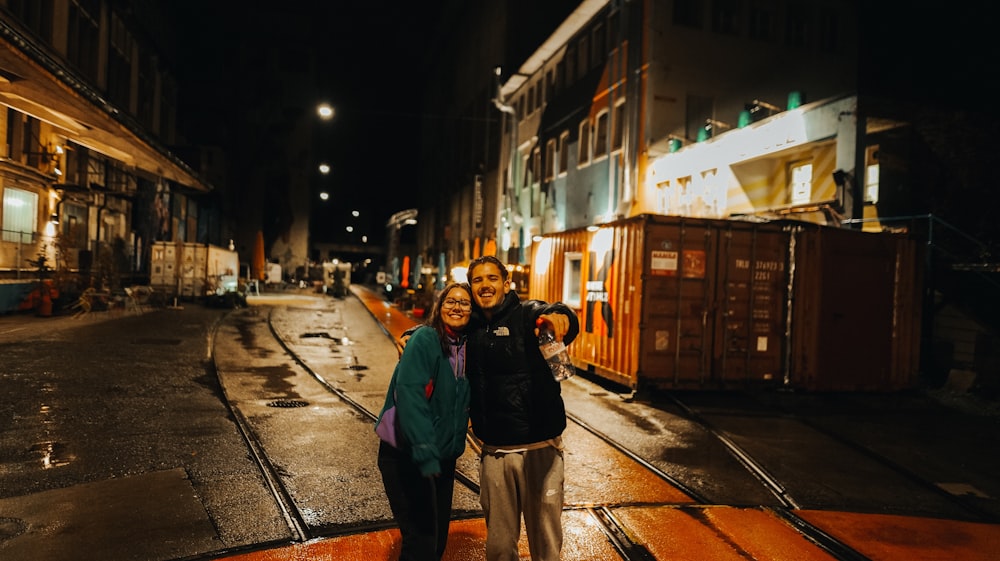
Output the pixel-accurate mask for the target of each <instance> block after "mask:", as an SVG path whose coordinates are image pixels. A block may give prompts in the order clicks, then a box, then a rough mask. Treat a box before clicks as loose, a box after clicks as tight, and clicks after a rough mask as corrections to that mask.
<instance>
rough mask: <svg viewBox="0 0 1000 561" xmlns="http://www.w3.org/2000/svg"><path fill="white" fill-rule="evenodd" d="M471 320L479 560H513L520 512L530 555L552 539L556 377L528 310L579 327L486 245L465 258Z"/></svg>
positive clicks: (556, 515)
mask: <svg viewBox="0 0 1000 561" xmlns="http://www.w3.org/2000/svg"><path fill="white" fill-rule="evenodd" d="M468 280H469V285H470V287H471V288H472V299H473V304H474V305H473V307H472V320H471V321H470V322H469V327H468V329H467V331H466V333H467V334H468V363H467V367H466V371H467V374H468V377H469V386H470V390H471V400H470V403H469V407H470V417H471V419H472V432H473V433H475V435H476V437H477V438H478V439H479V440H481V441H482V443H483V446H482V458H481V464H480V465H481V467H480V469H481V473H480V485H481V491H480V496H479V500H480V503H481V505H482V507H483V513H484V514H485V516H486V531H487V534H486V559H487V561H517V559H518V554H517V541H518V537H519V536H520V533H521V515H522V513H523V514H524V525H525V530H526V532H527V536H528V547H529V549H530V551H531V559H532V560H533V561H558V559H559V552H560V550H561V549H562V507H563V445H562V433H563V431H564V430H565V429H566V409H565V406H564V405H563V399H562V395H561V392H560V387H559V382H556V380H555V379H554V378H553V376H552V371H551V370H550V369H549V366H548V364H547V363H546V362H545V359H544V358H543V357H542V353H541V351H539V350H538V332H537V328H536V327H535V325H536V320H538V319H541V320H543V321H545V322H548V323H549V324H551V325H552V327H553V331H554V332H555V335H556V338H557V339H559V340H562V341H563V342H565V343H567V344H569V343H570V342H572V341H573V339H574V338H576V335H577V333H579V331H580V324H579V321H578V320H577V317H576V314H575V313H573V311H572V310H570V309H569V307H567V306H566V305H565V304H562V303H560V302H556V303H553V304H548V303H546V302H542V301H540V300H526V301H524V302H521V300H520V298H518V296H517V293H516V292H511V290H510V279H509V278H508V271H507V267H506V266H504V264H503V263H502V262H501V261H500V260H499V259H497V258H496V257H493V256H491V255H487V256H483V257H480V258H478V259H476V260H474V261H472V263H470V264H469V270H468Z"/></svg>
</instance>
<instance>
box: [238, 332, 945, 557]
mask: <svg viewBox="0 0 1000 561" xmlns="http://www.w3.org/2000/svg"><path fill="white" fill-rule="evenodd" d="M272 319H273V318H272V317H271V313H270V312H269V313H268V316H267V328H268V330H269V331H270V335H271V337H273V339H274V341H276V342H277V344H278V345H280V347H281V348H282V349H283V350H284V352H285V353H287V355H288V356H289V357H291V359H292V360H293V361H294V362H295V364H296V365H297V366H298V367H299V368H301V369H302V370H303V371H304V372H305V373H307V374H308V376H310V377H311V378H312V379H314V380H315V381H316V382H317V383H318V384H319V385H320V386H322V388H323V389H324V391H326V392H329V393H330V394H331V395H334V396H336V398H337V399H339V400H340V401H342V402H343V403H344V404H346V405H347V406H349V407H350V408H351V409H352V410H354V411H356V412H357V413H358V414H359V415H361V416H363V417H364V418H365V419H367V420H369V421H370V422H371V423H374V422H375V420H376V419H377V411H373V410H371V409H369V407H370V406H369V407H366V406H365V404H363V403H361V402H359V401H358V400H357V399H355V398H353V397H352V395H351V394H350V393H349V392H347V391H344V390H343V389H341V388H339V387H337V386H336V385H335V384H333V383H331V382H330V381H329V380H327V379H326V378H325V377H324V376H323V375H322V374H321V373H320V372H318V371H317V369H316V368H314V367H313V365H310V364H309V361H308V359H304V358H303V356H302V355H300V353H299V352H297V350H296V348H295V344H294V343H293V342H291V341H290V340H288V339H287V336H288V334H284V336H283V334H282V333H280V332H279V330H278V329H277V328H276V326H275V324H274V322H273V321H272ZM383 332H384V330H383ZM386 336H387V337H389V338H390V339H391V336H389V334H388V333H386ZM306 356H309V355H308V353H307V354H306ZM341 358H343V359H345V360H346V361H347V362H346V363H347V364H350V363H351V361H352V360H353V361H354V363H355V364H357V362H358V357H356V356H348V357H341ZM668 400H669V402H670V403H671V404H672V405H673V406H674V407H676V408H677V409H679V410H680V411H681V412H682V415H683V416H686V417H687V418H688V419H689V420H690V421H691V422H693V423H695V424H696V425H698V426H700V427H702V429H704V430H705V431H707V432H708V433H709V434H710V435H711V437H712V438H714V439H715V440H717V441H718V442H719V443H720V444H721V445H722V446H723V447H724V448H725V449H726V450H727V451H728V452H729V453H730V454H732V456H733V457H734V458H735V459H736V460H737V461H738V463H739V464H740V465H741V466H743V468H744V469H746V470H747V471H748V472H749V473H751V474H753V477H754V478H755V479H756V480H757V481H759V483H760V484H761V485H762V486H764V487H765V488H767V489H768V490H769V491H770V493H772V494H773V495H774V496H775V497H776V499H777V501H778V504H779V505H780V506H772V507H759V510H761V511H764V512H771V513H772V514H773V515H774V516H775V517H777V518H778V519H781V520H784V521H785V523H786V524H787V525H788V526H789V527H791V528H793V529H794V530H795V532H796V533H798V534H799V535H801V536H802V537H803V538H804V539H806V540H807V541H809V542H811V543H813V544H815V545H816V546H817V547H819V548H820V549H822V550H824V551H825V552H826V553H827V554H828V555H829V556H830V557H832V558H834V559H838V560H841V561H864V560H866V559H868V558H867V557H865V556H864V555H862V554H860V553H858V552H857V551H855V550H854V549H852V548H851V547H849V546H847V545H845V544H844V543H842V542H840V541H839V540H837V539H836V538H835V537H833V536H831V535H830V534H828V533H827V532H826V531H824V530H823V529H822V528H819V527H817V526H815V525H813V524H812V523H810V522H809V521H807V520H806V519H804V518H802V517H801V516H799V515H798V514H797V513H796V511H797V510H798V509H799V508H800V501H798V500H796V497H795V493H794V491H789V489H788V488H787V487H786V485H784V484H783V483H782V481H781V476H780V475H779V474H774V473H771V471H770V470H768V469H767V467H766V466H765V463H764V462H762V461H760V460H759V459H757V458H755V457H754V452H753V451H752V450H747V449H745V448H744V447H743V446H740V444H739V443H738V442H737V441H736V440H735V439H734V438H732V437H731V436H730V435H729V434H728V433H727V432H726V430H724V427H718V426H716V425H715V424H714V423H713V422H712V421H711V419H710V418H709V417H708V416H706V415H703V414H701V413H700V412H699V410H698V409H697V407H693V406H691V404H689V403H686V402H685V401H684V400H682V399H681V398H679V397H677V396H670V397H669V398H668ZM767 414H771V415H773V416H775V417H781V418H788V417H789V413H788V412H786V411H780V410H777V409H774V410H773V411H771V412H769V413H767ZM233 416H234V418H235V419H236V420H237V423H238V424H239V425H240V428H241V431H243V433H244V437H245V438H246V439H247V442H248V445H249V447H250V449H251V453H252V455H253V458H254V461H255V462H257V464H258V465H259V466H260V470H261V473H263V474H264V475H265V479H266V481H267V485H268V487H269V489H270V491H271V493H272V494H273V495H274V498H275V501H276V502H277V503H278V504H279V505H280V507H281V510H282V513H283V514H284V516H285V519H286V523H287V524H288V527H289V531H290V533H291V535H292V536H294V539H295V540H296V541H302V542H305V541H308V540H312V539H316V538H320V537H334V536H338V535H343V534H345V533H352V534H354V533H367V532H376V531H381V530H386V529H388V528H391V527H393V524H392V522H391V521H380V522H375V523H361V524H356V525H352V526H351V527H350V528H344V527H334V528H329V527H322V526H310V524H309V523H308V521H307V517H305V516H303V513H302V512H301V511H300V509H299V507H298V506H296V504H295V500H294V497H293V494H292V493H291V492H290V491H289V489H288V488H287V486H286V485H285V484H284V483H283V482H282V478H281V474H280V473H279V470H278V469H276V468H275V467H274V466H273V465H271V462H270V460H269V459H268V458H267V454H266V451H265V450H264V449H263V445H262V443H261V442H260V441H259V440H257V438H256V437H255V436H254V433H253V430H252V427H250V426H249V423H248V422H247V420H246V419H245V418H244V417H243V415H242V414H241V413H240V412H239V411H236V410H234V415H233ZM567 418H568V420H569V421H570V422H572V423H573V424H574V425H575V426H576V427H578V428H579V429H580V430H583V431H585V432H586V433H587V434H588V435H592V436H594V437H595V438H596V439H598V440H600V441H601V442H602V443H603V444H604V445H606V446H607V447H608V449H609V450H613V451H614V452H613V453H616V454H621V455H624V456H626V457H627V458H629V459H630V460H631V461H633V462H635V463H636V464H637V465H639V466H641V468H642V469H643V470H645V471H647V472H648V473H650V474H652V475H653V476H654V477H655V478H659V479H660V480H662V481H663V482H665V483H666V484H667V485H669V486H671V487H673V488H675V489H677V490H678V491H680V492H681V493H684V494H685V495H687V496H688V497H690V498H691V499H692V504H675V503H669V502H668V503H660V502H656V501H653V502H649V501H646V502H643V501H640V502H639V503H632V502H629V501H628V500H626V501H615V500H610V501H609V500H608V499H607V498H605V499H602V500H599V501H597V502H595V503H581V502H580V501H577V504H576V505H575V506H567V507H566V509H567V511H572V510H576V511H578V512H579V511H583V512H587V513H588V515H589V518H590V519H591V521H592V522H593V523H594V525H595V527H596V528H599V529H600V531H601V532H602V533H603V534H604V536H605V537H606V538H607V540H608V543H609V544H610V545H611V546H612V547H613V548H614V550H615V551H616V552H617V554H618V556H619V557H620V558H621V559H623V560H624V561H650V560H653V559H655V557H654V556H653V555H652V554H651V553H650V552H649V551H648V550H647V548H646V547H645V546H644V545H643V544H642V543H637V542H636V541H635V539H633V537H632V536H634V534H633V533H632V532H630V531H629V528H628V527H627V524H625V523H623V522H621V521H620V520H619V518H618V517H617V516H616V512H618V511H619V509H621V508H629V507H642V508H657V507H666V508H671V509H680V510H682V511H688V510H690V511H691V512H693V513H697V512H700V510H701V509H704V508H712V507H713V506H716V505H715V504H713V502H712V501H711V500H710V499H709V498H707V497H705V496H703V495H702V494H701V493H699V492H698V491H697V490H696V489H693V488H691V487H690V486H689V485H687V484H685V483H684V482H683V481H681V480H679V479H677V478H676V477H674V476H672V475H671V474H669V473H667V472H666V471H664V470H663V469H661V468H659V467H657V466H656V465H654V464H653V463H651V462H650V461H648V460H647V459H645V458H644V457H642V456H641V455H640V454H636V453H634V452H632V451H631V450H629V449H628V447H626V446H623V445H622V444H621V443H619V442H617V441H616V440H615V438H613V437H612V436H609V435H608V434H605V433H603V432H602V431H601V430H599V429H598V428H597V427H595V426H593V425H592V424H590V423H588V422H587V421H586V420H585V419H583V418H582V417H580V416H577V415H574V414H572V413H569V412H568V413H567ZM813 430H816V431H819V430H820V428H819V427H813ZM832 436H833V435H828V437H830V438H832ZM468 438H469V445H470V451H471V452H472V453H474V454H475V453H478V451H479V445H478V442H477V441H476V440H475V438H474V437H473V436H472V435H471V432H470V435H469V437H468ZM609 453H612V452H609ZM888 463H890V462H887V465H888ZM888 467H892V466H888ZM897 471H899V470H897ZM909 476H911V477H916V476H915V475H914V474H909ZM918 479H919V478H918ZM456 481H457V482H458V483H459V484H460V485H462V486H463V487H465V488H466V489H468V491H470V492H472V493H475V494H477V495H478V493H479V484H478V478H477V477H475V476H474V475H472V474H469V473H465V472H464V471H463V470H462V469H461V466H460V468H459V470H458V471H457V473H456ZM923 483H924V484H925V485H927V486H929V487H935V486H934V485H933V484H931V483H928V482H927V481H925V480H924V481H923ZM458 517H460V518H470V517H474V516H470V515H469V514H463V515H458Z"/></svg>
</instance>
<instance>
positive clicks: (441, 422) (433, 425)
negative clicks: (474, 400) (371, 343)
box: [379, 327, 469, 476]
mask: <svg viewBox="0 0 1000 561" xmlns="http://www.w3.org/2000/svg"><path fill="white" fill-rule="evenodd" d="M451 349H452V352H461V348H460V347H456V346H452V347H451ZM448 358H449V357H448V356H447V355H446V354H445V353H444V352H442V350H441V344H440V342H439V340H438V336H437V332H436V331H434V330H433V329H431V328H430V327H421V328H420V329H417V330H416V331H415V332H414V333H413V335H412V336H410V338H409V340H408V341H407V342H406V348H405V349H404V350H403V354H402V356H401V357H400V358H399V362H398V363H397V364H396V369H395V371H394V372H393V373H392V380H391V381H390V382H389V390H388V391H387V392H386V396H385V405H383V406H382V413H380V414H379V419H381V418H382V414H384V413H385V410H386V409H388V408H390V407H392V406H393V405H396V419H397V420H398V422H399V430H400V432H401V433H402V435H401V436H402V437H403V438H402V440H403V441H404V444H403V446H404V447H405V448H404V449H406V450H408V451H409V453H410V457H411V459H412V460H413V462H414V463H415V464H417V466H418V467H419V468H420V473H421V474H423V475H425V476H429V475H433V474H435V473H440V472H441V463H440V462H441V460H443V459H455V458H458V457H459V456H461V455H462V452H464V451H465V435H466V432H467V431H468V426H469V382H468V379H467V378H466V377H465V373H464V372H463V373H461V376H458V377H456V375H455V372H454V370H452V367H451V363H450V362H449V360H448ZM431 378H434V391H433V393H432V394H431V397H430V399H428V398H427V396H426V393H425V391H426V387H427V383H428V382H429V381H430V379H431Z"/></svg>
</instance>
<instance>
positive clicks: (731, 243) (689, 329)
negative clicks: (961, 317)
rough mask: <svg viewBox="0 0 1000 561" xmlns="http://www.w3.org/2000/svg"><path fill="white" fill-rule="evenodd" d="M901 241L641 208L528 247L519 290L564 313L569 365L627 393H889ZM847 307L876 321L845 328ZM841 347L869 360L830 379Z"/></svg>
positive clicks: (909, 278) (902, 302)
mask: <svg viewBox="0 0 1000 561" xmlns="http://www.w3.org/2000/svg"><path fill="white" fill-rule="evenodd" d="M913 247H914V246H913V244H912V242H909V241H908V240H906V239H905V238H904V237H900V236H897V235H889V234H870V233H862V232H854V231H847V230H839V229H834V228H825V227H819V226H815V225H811V224H810V225H805V226H799V223H795V222H750V221H733V220H706V219H692V218H681V217H667V216H657V215H641V216H637V217H633V218H629V219H625V220H621V221H617V222H613V223H609V224H605V225H602V226H601V227H599V228H590V229H579V230H571V231H566V232H562V233H557V234H551V235H548V236H545V237H543V238H542V240H541V241H540V242H537V243H535V244H533V247H532V267H531V283H530V285H531V290H530V293H529V296H530V297H531V298H538V299H541V300H546V301H562V302H564V303H566V304H568V305H569V306H570V307H572V308H573V309H574V310H576V311H577V314H578V316H579V320H580V326H581V333H580V336H579V337H578V338H577V339H576V341H574V342H573V344H572V345H570V347H569V349H570V354H571V356H572V357H573V360H574V362H575V364H576V365H577V367H578V368H580V369H582V370H586V371H588V372H592V373H594V374H596V375H598V376H601V377H603V378H606V379H608V380H611V381H614V382H616V383H619V384H622V385H625V386H628V387H630V388H633V389H639V388H641V387H657V388H665V389H724V388H739V387H748V386H755V385H758V386H759V385H763V386H784V387H801V388H804V389H835V388H845V389H861V388H862V387H865V388H871V389H890V388H899V387H904V386H906V385H908V384H909V383H910V381H911V375H910V373H911V372H912V371H913V370H915V368H914V367H915V360H916V358H915V357H916V354H915V353H916V352H918V351H917V348H918V344H919V341H918V339H919V321H920V314H919V303H918V301H917V299H918V298H919V292H920V291H919V289H918V288H917V287H918V284H917V283H918V280H916V279H915V278H914V276H913V274H912V272H913V271H915V270H916V268H917V261H916V259H917V258H916V256H915V254H914V251H913ZM820 250H822V251H826V250H830V251H831V255H829V256H827V255H825V254H819V253H818V252H819V251H820ZM911 269H912V271H911ZM827 275H832V276H833V277H834V280H832V281H831V280H829V279H827V278H826V276H827ZM845 276H846V277H849V278H850V281H849V282H844V281H843V280H842V279H841V277H845ZM838 279H839V280H838ZM831 282H833V283H837V282H841V283H842V284H843V285H844V286H845V287H846V288H848V289H849V290H850V293H844V292H840V291H838V290H837V289H836V288H834V287H835V285H831V284H830V283H831ZM861 291H866V295H865V299H864V300H862V301H859V302H851V301H850V298H849V295H850V294H851V293H858V292H861ZM817 310H822V312H821V313H819V314H817ZM848 310H850V314H849V315H850V317H849V318H848V320H849V321H853V322H865V320H864V319H863V318H862V317H860V314H861V313H862V312H864V311H865V310H870V311H871V313H872V316H873V317H874V318H876V319H873V320H872V321H868V322H866V326H865V328H864V330H862V329H857V330H851V329H850V328H849V327H846V326H844V325H841V324H840V323H837V322H838V321H839V320H840V319H842V318H843V316H844V314H845V313H846V312H847V311H848ZM831 321H832V322H834V324H833V325H827V323H828V322H831ZM914 324H916V325H914ZM861 331H864V333H865V335H864V336H863V337H861V336H859V335H858V333H859V332H861ZM845 345H853V347H851V348H849V349H844V346H845ZM847 351H849V352H850V353H853V354H854V356H855V357H864V356H866V353H867V354H871V353H873V352H878V353H881V354H880V355H879V358H878V361H877V363H871V364H869V365H866V366H864V367H862V368H859V369H857V370H856V371H852V373H851V374H850V375H840V374H839V367H838V366H839V365H841V364H843V363H844V362H849V361H848V359H847V357H845V356H844V355H845V354H849V353H848V352H847ZM855 376H860V377H862V378H863V379H864V380H865V383H864V384H859V383H857V379H856V377H855Z"/></svg>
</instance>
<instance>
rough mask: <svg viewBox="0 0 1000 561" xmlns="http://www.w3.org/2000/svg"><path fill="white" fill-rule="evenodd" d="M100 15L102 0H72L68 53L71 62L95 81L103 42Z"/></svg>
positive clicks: (68, 31)
mask: <svg viewBox="0 0 1000 561" xmlns="http://www.w3.org/2000/svg"><path fill="white" fill-rule="evenodd" d="M100 16H101V2H100V0H70V3H69V29H68V30H67V48H66V54H67V56H68V57H69V60H70V63H72V64H73V66H75V67H76V68H77V69H79V70H80V72H81V73H83V75H84V76H86V77H87V78H90V80H91V81H92V82H95V83H96V82H97V81H98V80H97V77H98V76H97V61H98V58H99V55H98V51H99V48H100V42H101V40H100V31H99V30H100V25H99V24H98V21H99V19H100Z"/></svg>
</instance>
